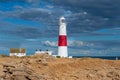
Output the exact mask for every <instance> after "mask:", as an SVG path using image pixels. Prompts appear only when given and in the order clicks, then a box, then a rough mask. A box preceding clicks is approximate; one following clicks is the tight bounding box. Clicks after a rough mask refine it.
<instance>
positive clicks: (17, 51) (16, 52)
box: [10, 48, 26, 57]
mask: <svg viewBox="0 0 120 80" xmlns="http://www.w3.org/2000/svg"><path fill="white" fill-rule="evenodd" d="M10 56H18V57H22V56H26V49H25V48H11V49H10Z"/></svg>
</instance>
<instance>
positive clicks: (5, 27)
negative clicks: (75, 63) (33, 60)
mask: <svg viewBox="0 0 120 80" xmlns="http://www.w3.org/2000/svg"><path fill="white" fill-rule="evenodd" d="M119 5H120V1H119V0H0V53H1V54H2V53H4V54H8V53H9V48H21V47H22V48H23V47H24V48H26V49H27V53H28V54H33V53H34V51H35V50H36V49H42V50H46V49H49V50H53V51H54V54H56V53H57V40H58V31H59V30H58V29H59V18H60V17H61V16H64V17H65V18H66V21H67V34H68V46H69V49H68V50H69V55H72V56H76V55H78V56H106V55H107V56H116V55H120V7H119Z"/></svg>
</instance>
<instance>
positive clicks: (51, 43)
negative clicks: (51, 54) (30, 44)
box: [43, 40, 57, 47]
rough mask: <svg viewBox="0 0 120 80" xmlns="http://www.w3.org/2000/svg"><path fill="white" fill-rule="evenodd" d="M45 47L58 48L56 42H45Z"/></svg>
mask: <svg viewBox="0 0 120 80" xmlns="http://www.w3.org/2000/svg"><path fill="white" fill-rule="evenodd" d="M43 44H44V45H46V46H53V47H57V42H54V41H48V40H47V41H44V42H43Z"/></svg>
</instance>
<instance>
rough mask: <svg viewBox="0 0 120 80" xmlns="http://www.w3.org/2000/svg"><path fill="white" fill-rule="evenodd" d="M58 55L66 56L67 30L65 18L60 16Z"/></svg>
mask: <svg viewBox="0 0 120 80" xmlns="http://www.w3.org/2000/svg"><path fill="white" fill-rule="evenodd" d="M58 56H60V57H68V50H67V31H66V22H65V18H64V17H61V18H60V27H59V39H58Z"/></svg>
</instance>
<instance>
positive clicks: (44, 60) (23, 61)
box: [0, 56, 120, 80]
mask: <svg viewBox="0 0 120 80" xmlns="http://www.w3.org/2000/svg"><path fill="white" fill-rule="evenodd" d="M0 77H1V79H3V80H120V60H103V59H92V58H77V59H68V58H52V57H51V56H44V57H43V56H42V57H40V56H33V57H24V58H18V57H0Z"/></svg>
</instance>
